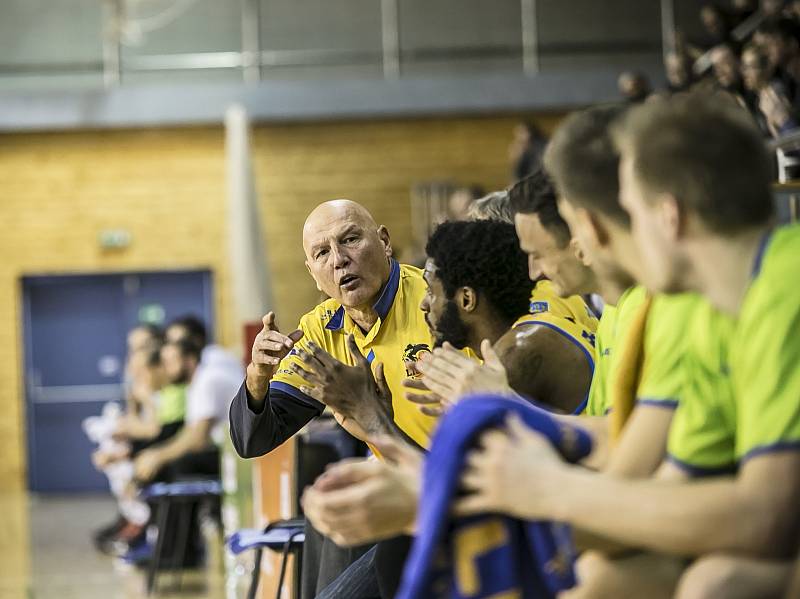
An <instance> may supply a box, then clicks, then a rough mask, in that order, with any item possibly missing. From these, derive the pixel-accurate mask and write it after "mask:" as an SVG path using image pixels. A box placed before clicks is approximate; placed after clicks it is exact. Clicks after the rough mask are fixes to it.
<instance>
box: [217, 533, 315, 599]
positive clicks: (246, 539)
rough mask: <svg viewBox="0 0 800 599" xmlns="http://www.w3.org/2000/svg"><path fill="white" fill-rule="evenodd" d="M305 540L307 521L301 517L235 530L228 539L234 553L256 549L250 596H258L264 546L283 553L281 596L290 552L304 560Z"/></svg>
mask: <svg viewBox="0 0 800 599" xmlns="http://www.w3.org/2000/svg"><path fill="white" fill-rule="evenodd" d="M305 539H306V534H305V520H303V519H302V518H299V519H294V520H278V521H276V522H273V523H271V524H270V525H269V526H267V527H266V528H265V529H264V530H258V529H250V528H245V529H242V530H239V531H236V532H235V533H233V534H232V535H231V536H230V537H229V538H228V548H229V549H230V550H231V552H232V553H233V554H234V555H238V554H240V553H242V552H243V551H248V550H250V549H255V551H256V560H255V566H254V568H253V578H252V580H251V581H250V589H249V590H248V591H247V599H255V596H256V592H257V591H258V582H259V578H260V576H261V557H262V552H263V551H264V548H265V547H266V548H267V549H272V550H273V551H281V552H282V553H283V559H282V561H281V573H280V577H279V578H278V592H277V599H280V596H281V590H282V589H283V582H284V579H285V577H286V565H287V562H288V560H289V554H290V553H291V552H292V551H294V552H295V555H296V556H297V559H298V560H302V556H303V543H304V542H305ZM298 588H299V581H298Z"/></svg>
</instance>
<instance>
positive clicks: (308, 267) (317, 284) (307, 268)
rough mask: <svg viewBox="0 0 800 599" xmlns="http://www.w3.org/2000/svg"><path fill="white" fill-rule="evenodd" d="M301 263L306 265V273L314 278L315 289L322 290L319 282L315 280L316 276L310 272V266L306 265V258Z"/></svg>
mask: <svg viewBox="0 0 800 599" xmlns="http://www.w3.org/2000/svg"><path fill="white" fill-rule="evenodd" d="M303 264H305V265H306V270H307V271H308V274H310V275H311V278H312V279H314V284H315V285H316V286H317V291H322V287H320V286H319V282H317V277H315V276H314V273H313V272H311V267H310V266H309V265H308V260H306V261H305V262H304V263H303Z"/></svg>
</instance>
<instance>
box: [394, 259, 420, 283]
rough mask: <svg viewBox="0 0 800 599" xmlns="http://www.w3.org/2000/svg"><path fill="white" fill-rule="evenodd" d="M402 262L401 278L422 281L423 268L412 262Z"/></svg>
mask: <svg viewBox="0 0 800 599" xmlns="http://www.w3.org/2000/svg"><path fill="white" fill-rule="evenodd" d="M398 264H400V278H401V279H410V280H414V281H416V280H420V281H422V269H421V268H418V267H416V266H413V265H411V264H402V263H398Z"/></svg>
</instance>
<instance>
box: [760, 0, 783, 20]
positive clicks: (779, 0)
mask: <svg viewBox="0 0 800 599" xmlns="http://www.w3.org/2000/svg"><path fill="white" fill-rule="evenodd" d="M785 7H786V0H761V13H762V14H763V15H764V18H765V19H766V20H767V21H771V22H773V23H774V22H777V21H778V20H780V18H781V17H782V16H783V11H784V8H785Z"/></svg>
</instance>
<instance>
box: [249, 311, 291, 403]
mask: <svg viewBox="0 0 800 599" xmlns="http://www.w3.org/2000/svg"><path fill="white" fill-rule="evenodd" d="M262 322H263V323H264V327H263V328H262V329H261V332H260V333H259V334H258V335H256V340H255V341H254V342H253V352H252V354H251V356H250V360H251V361H250V364H249V365H248V366H247V391H248V392H249V393H250V397H251V398H252V399H253V400H254V401H256V402H262V401H264V397H265V396H266V394H267V389H268V388H269V381H270V379H271V378H272V377H273V376H274V375H275V371H276V370H277V369H278V364H280V362H281V360H282V359H283V358H285V357H286V355H287V354H288V353H289V352H290V351H292V348H294V344H295V343H297V342H298V341H300V339H302V337H303V331H301V330H300V329H297V330H295V331H292V332H291V333H289V335H284V334H283V333H281V332H280V331H279V330H278V325H277V323H276V322H275V313H274V312H269V313H267V315H266V316H264V318H263V319H262Z"/></svg>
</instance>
